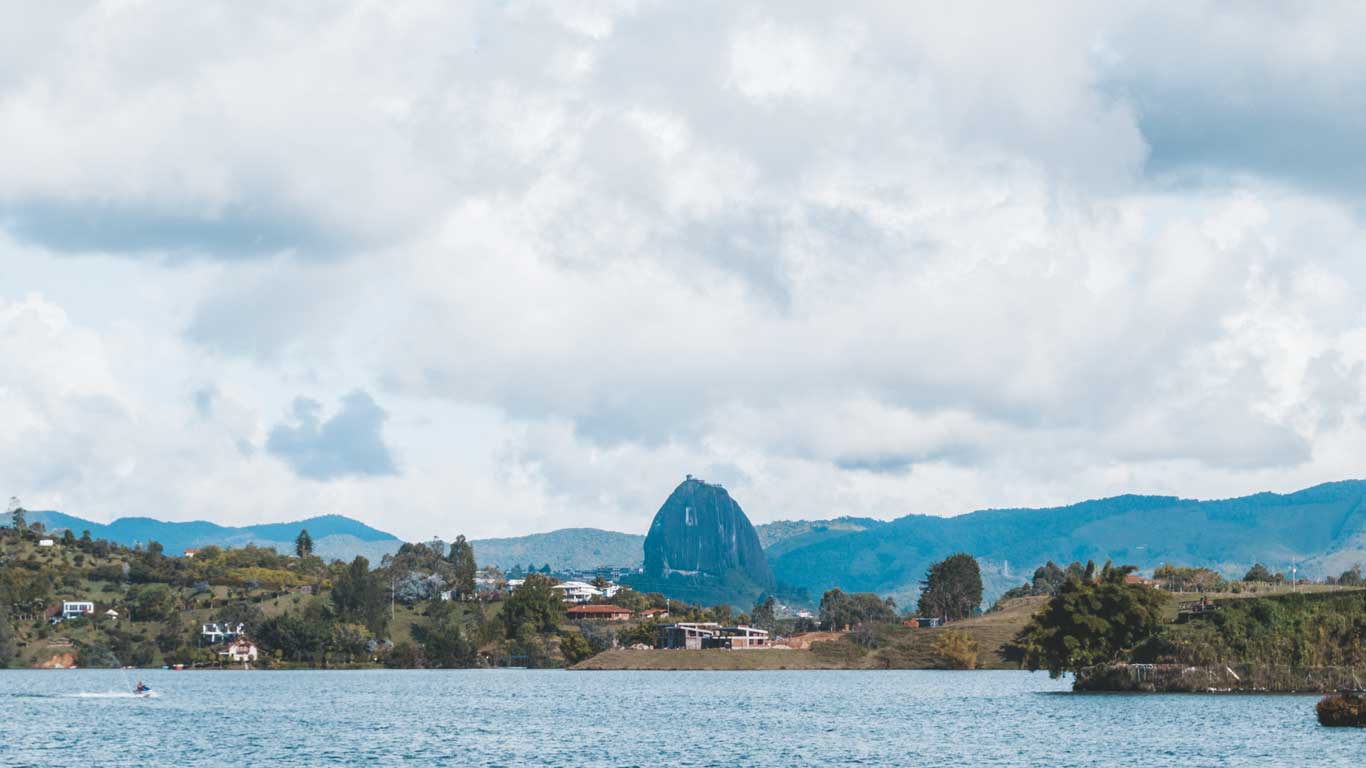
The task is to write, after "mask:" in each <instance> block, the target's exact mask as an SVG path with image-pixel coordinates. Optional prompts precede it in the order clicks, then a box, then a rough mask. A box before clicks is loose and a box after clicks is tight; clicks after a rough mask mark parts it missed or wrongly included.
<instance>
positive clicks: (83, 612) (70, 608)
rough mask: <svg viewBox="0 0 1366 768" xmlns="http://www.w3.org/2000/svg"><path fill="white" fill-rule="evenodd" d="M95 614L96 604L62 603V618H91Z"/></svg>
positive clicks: (65, 601) (64, 601) (66, 601)
mask: <svg viewBox="0 0 1366 768" xmlns="http://www.w3.org/2000/svg"><path fill="white" fill-rule="evenodd" d="M94 612H95V604H94V603H84V602H72V601H68V600H63V601H62V618H63V619H74V618H77V617H80V616H89V615H90V614H93V613H94Z"/></svg>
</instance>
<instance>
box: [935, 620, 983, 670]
mask: <svg viewBox="0 0 1366 768" xmlns="http://www.w3.org/2000/svg"><path fill="white" fill-rule="evenodd" d="M930 654H931V655H932V656H934V660H935V664H936V666H938V667H939V668H940V669H976V668H977V641H976V640H973V639H972V637H970V636H969V635H968V633H966V632H960V631H959V630H956V629H949V630H945V631H944V632H941V633H940V634H939V637H936V638H935V639H934V643H933V644H932V645H930Z"/></svg>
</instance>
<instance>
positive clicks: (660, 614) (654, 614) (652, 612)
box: [640, 608, 669, 619]
mask: <svg viewBox="0 0 1366 768" xmlns="http://www.w3.org/2000/svg"><path fill="white" fill-rule="evenodd" d="M640 618H642V619H667V618H669V611H668V610H667V609H665V608H646V609H645V610H643V611H641V612H640Z"/></svg>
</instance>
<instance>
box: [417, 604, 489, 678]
mask: <svg viewBox="0 0 1366 768" xmlns="http://www.w3.org/2000/svg"><path fill="white" fill-rule="evenodd" d="M413 639H415V640H417V641H418V642H419V643H421V644H422V657H423V658H424V659H425V660H426V662H427V666H429V667H434V668H439V669H463V668H466V667H472V666H474V662H475V656H476V652H477V650H478V649H477V648H475V644H474V642H473V641H472V640H470V638H469V637H468V636H467V635H466V634H465V632H464V630H463V629H462V628H461V626H460V613H459V611H447V612H445V614H444V615H438V616H435V617H433V618H431V619H429V620H428V621H426V622H424V623H421V624H416V625H414V626H413Z"/></svg>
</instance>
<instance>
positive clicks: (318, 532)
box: [28, 511, 403, 561]
mask: <svg viewBox="0 0 1366 768" xmlns="http://www.w3.org/2000/svg"><path fill="white" fill-rule="evenodd" d="M28 520H29V522H30V523H42V524H43V526H44V527H46V528H47V529H48V530H49V531H61V530H68V529H69V530H70V531H71V532H72V533H73V534H75V535H77V536H80V535H81V533H82V532H83V531H90V535H91V536H92V537H93V538H96V539H108V540H109V541H112V542H117V543H119V544H124V545H127V546H132V545H133V544H135V543H137V542H141V543H142V544H146V543H147V542H149V541H156V542H159V543H160V544H161V545H162V546H163V547H165V548H166V552H167V553H168V554H175V555H178V554H180V553H182V552H184V551H185V550H186V549H199V548H201V547H207V546H210V545H213V546H219V547H244V546H246V545H248V544H255V545H256V546H260V547H272V548H274V549H276V550H278V551H281V552H290V551H293V549H294V539H295V537H296V536H298V535H299V531H301V530H303V529H305V528H306V529H308V535H309V537H310V538H312V539H313V548H314V551H315V552H316V553H317V554H318V555H319V556H321V557H324V558H327V559H334V558H335V559H340V560H349V559H351V558H353V557H355V556H356V555H365V556H366V557H367V558H369V559H370V560H372V561H378V560H379V558H380V557H383V556H384V555H385V554H388V553H390V552H393V551H395V550H397V549H398V548H399V545H401V544H402V543H403V542H402V541H400V540H399V539H398V538H397V537H396V536H394V535H393V534H390V533H385V532H384V531H381V530H378V529H376V528H372V527H370V526H368V525H366V524H365V523H362V522H360V521H358V520H352V519H351V518H349V517H344V516H342V515H322V516H319V517H310V518H308V519H307V520H297V521H295V522H291V523H267V524H263V525H247V526H240V527H234V526H225V525H218V524H217V523H210V522H207V521H204V520H196V521H193V522H183V523H181V522H166V521H162V520H154V519H152V518H150V517H121V518H119V519H117V520H115V521H113V522H112V523H96V522H92V521H90V520H84V519H82V518H79V517H74V516H72V515H67V514H63V513H61V512H54V511H36V512H29V513H28Z"/></svg>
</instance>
